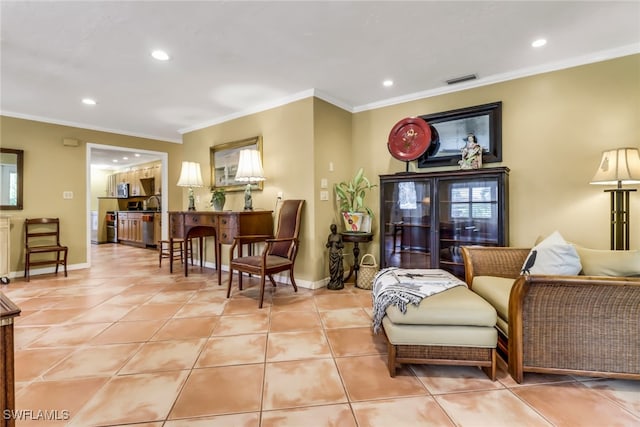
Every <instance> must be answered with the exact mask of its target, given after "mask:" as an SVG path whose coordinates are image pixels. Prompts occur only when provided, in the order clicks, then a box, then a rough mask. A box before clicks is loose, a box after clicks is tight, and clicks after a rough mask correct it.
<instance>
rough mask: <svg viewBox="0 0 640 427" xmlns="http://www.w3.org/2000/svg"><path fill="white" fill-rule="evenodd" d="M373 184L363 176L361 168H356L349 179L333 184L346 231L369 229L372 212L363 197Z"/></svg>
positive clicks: (367, 230) (365, 230) (364, 230)
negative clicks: (356, 170)
mask: <svg viewBox="0 0 640 427" xmlns="http://www.w3.org/2000/svg"><path fill="white" fill-rule="evenodd" d="M375 186H376V185H375V184H371V181H369V179H368V178H367V177H366V176H364V169H363V168H360V169H358V172H356V174H355V176H354V177H353V179H352V180H351V181H342V182H339V183H337V184H336V185H335V191H336V195H337V196H338V201H339V203H340V211H341V213H342V219H343V220H344V226H345V229H346V231H353V232H358V231H362V232H367V233H368V232H370V231H371V218H372V217H373V212H372V211H371V209H369V207H368V206H366V205H365V204H364V199H365V197H366V195H367V191H369V190H371V189H372V188H373V187H375Z"/></svg>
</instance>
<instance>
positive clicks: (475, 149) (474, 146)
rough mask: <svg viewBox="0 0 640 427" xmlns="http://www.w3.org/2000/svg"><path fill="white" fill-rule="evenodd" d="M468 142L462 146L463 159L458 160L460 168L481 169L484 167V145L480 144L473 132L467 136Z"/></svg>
mask: <svg viewBox="0 0 640 427" xmlns="http://www.w3.org/2000/svg"><path fill="white" fill-rule="evenodd" d="M465 141H466V144H465V146H464V147H463V148H462V160H460V161H459V162H458V164H459V165H460V169H480V168H481V167H482V146H481V145H480V144H478V140H477V138H476V136H475V135H474V134H472V133H470V134H469V135H467V137H466V138H465Z"/></svg>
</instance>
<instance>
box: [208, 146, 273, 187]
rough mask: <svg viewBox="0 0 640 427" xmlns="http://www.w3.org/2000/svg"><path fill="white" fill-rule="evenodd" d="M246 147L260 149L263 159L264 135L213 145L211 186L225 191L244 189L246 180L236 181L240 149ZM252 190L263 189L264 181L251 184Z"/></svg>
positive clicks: (211, 152) (211, 151) (211, 150)
mask: <svg viewBox="0 0 640 427" xmlns="http://www.w3.org/2000/svg"><path fill="white" fill-rule="evenodd" d="M246 148H249V149H254V150H258V152H259V153H260V160H262V136H254V137H252V138H247V139H242V140H239V141H232V142H225V143H223V144H217V145H214V146H213V147H211V149H210V154H211V186H212V187H215V188H224V189H225V191H244V190H245V188H247V183H246V182H239V181H236V179H235V178H236V172H237V171H238V163H239V161H240V151H241V150H244V149H246ZM251 188H252V190H262V188H263V182H262V181H260V182H256V183H252V184H251Z"/></svg>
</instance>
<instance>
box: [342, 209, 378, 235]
mask: <svg viewBox="0 0 640 427" xmlns="http://www.w3.org/2000/svg"><path fill="white" fill-rule="evenodd" d="M342 220H343V221H344V229H345V231H347V232H350V233H357V232H362V233H371V217H370V216H369V214H366V213H362V212H342Z"/></svg>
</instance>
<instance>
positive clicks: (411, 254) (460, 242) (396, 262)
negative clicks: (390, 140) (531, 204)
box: [380, 167, 509, 277]
mask: <svg viewBox="0 0 640 427" xmlns="http://www.w3.org/2000/svg"><path fill="white" fill-rule="evenodd" d="M508 178H509V169H508V168H506V167H497V168H482V169H478V170H472V171H459V170H455V171H438V172H426V173H412V174H396V175H381V176H380V210H381V212H380V230H381V237H382V240H383V241H382V242H381V245H380V267H381V268H384V267H390V266H396V267H401V268H442V269H444V270H447V271H450V272H452V273H453V274H455V275H457V276H459V277H462V276H464V265H463V263H462V258H461V255H460V249H459V247H460V246H464V245H483V246H507V245H508V243H509V242H508V236H509V221H508V206H509V203H508V184H509V182H508ZM458 200H460V201H458Z"/></svg>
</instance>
